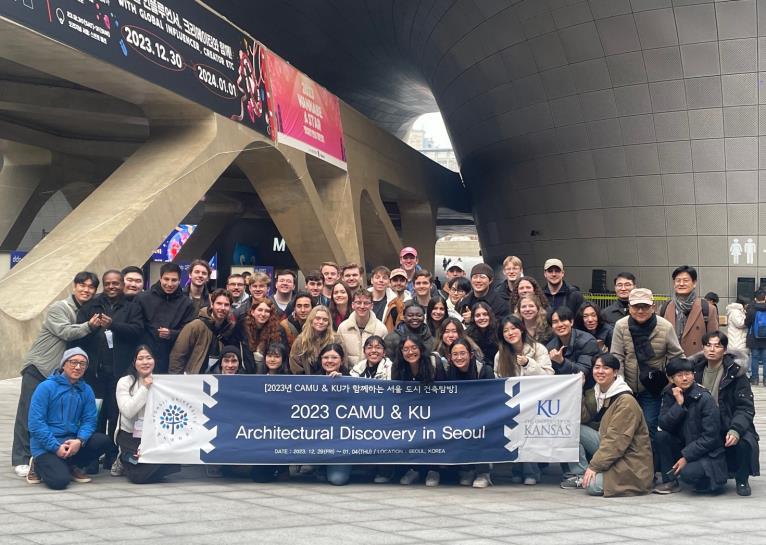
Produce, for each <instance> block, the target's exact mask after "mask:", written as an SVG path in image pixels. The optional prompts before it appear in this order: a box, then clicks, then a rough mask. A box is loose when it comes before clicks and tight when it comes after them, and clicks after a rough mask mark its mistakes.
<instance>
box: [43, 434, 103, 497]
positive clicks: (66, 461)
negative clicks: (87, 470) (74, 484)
mask: <svg viewBox="0 0 766 545" xmlns="http://www.w3.org/2000/svg"><path fill="white" fill-rule="evenodd" d="M110 443H111V441H110V440H109V438H108V437H107V436H106V435H104V434H103V433H98V432H96V433H94V434H93V435H92V436H91V438H90V439H89V440H88V442H87V443H85V445H84V446H83V447H82V448H81V449H80V450H79V451H78V452H77V454H75V455H74V456H72V457H71V458H59V457H58V456H57V455H56V453H55V452H46V453H45V454H41V455H40V456H35V470H36V471H37V474H38V475H39V476H40V479H41V480H42V481H43V482H44V483H45V484H46V485H48V488H52V489H53V490H63V489H64V488H66V487H67V486H68V485H69V481H70V480H71V474H70V472H71V469H72V467H73V466H75V467H84V466H87V465H88V464H89V463H91V462H92V461H94V460H98V458H99V457H100V456H101V455H102V454H104V453H105V452H106V450H107V448H109V444H110Z"/></svg>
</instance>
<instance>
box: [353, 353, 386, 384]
mask: <svg viewBox="0 0 766 545" xmlns="http://www.w3.org/2000/svg"><path fill="white" fill-rule="evenodd" d="M393 365H394V364H393V362H392V361H391V360H390V359H388V358H383V359H382V360H381V361H380V363H379V364H378V369H377V371H376V372H375V376H374V377H373V378H375V379H377V380H391V367H392V366H393ZM365 369H367V360H366V359H364V360H361V361H359V362H358V363H357V364H356V365H354V366H353V367H352V368H351V371H350V373H349V374H350V375H351V376H352V377H361V376H362V373H364V370H365Z"/></svg>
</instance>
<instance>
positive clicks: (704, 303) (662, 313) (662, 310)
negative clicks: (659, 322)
mask: <svg viewBox="0 0 766 545" xmlns="http://www.w3.org/2000/svg"><path fill="white" fill-rule="evenodd" d="M671 301H672V299H671ZM669 304H670V301H665V302H664V303H662V306H661V307H660V313H659V315H660V316H662V317H663V318H664V317H665V311H666V310H667V309H668V305H669ZM700 304H701V305H702V318H703V319H704V320H705V329H707V320H708V316H709V315H710V303H709V302H708V300H707V299H700ZM764 335H766V329H764ZM764 338H766V337H764Z"/></svg>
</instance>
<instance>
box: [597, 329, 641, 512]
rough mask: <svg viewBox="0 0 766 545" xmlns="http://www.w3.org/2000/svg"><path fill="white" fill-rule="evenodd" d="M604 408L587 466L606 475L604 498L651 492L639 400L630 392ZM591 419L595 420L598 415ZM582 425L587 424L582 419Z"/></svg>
mask: <svg viewBox="0 0 766 545" xmlns="http://www.w3.org/2000/svg"><path fill="white" fill-rule="evenodd" d="M620 321H622V320H620ZM618 323H619V322H618ZM604 406H605V407H607V409H606V412H605V413H604V415H603V416H602V418H601V424H600V425H599V429H598V435H599V446H598V450H597V451H596V453H595V454H594V455H593V458H591V461H590V464H589V466H588V467H589V468H590V469H592V470H593V471H595V472H596V473H603V475H604V496H605V497H609V496H635V495H638V494H646V493H648V492H651V490H652V485H653V482H654V462H653V461H652V447H651V444H650V441H649V429H648V428H647V427H646V421H645V420H644V413H643V412H642V411H641V407H640V406H639V404H638V401H636V399H635V398H634V397H633V396H632V395H630V394H629V393H628V394H623V395H621V396H619V397H615V398H609V399H607V400H606V401H605V402H604ZM584 412H585V411H584ZM589 416H590V418H592V417H593V416H595V413H594V414H591V415H589ZM583 424H587V422H586V421H585V420H583Z"/></svg>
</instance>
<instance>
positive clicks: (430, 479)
mask: <svg viewBox="0 0 766 545" xmlns="http://www.w3.org/2000/svg"><path fill="white" fill-rule="evenodd" d="M440 478H441V475H439V472H438V471H429V472H428V473H427V474H426V486H439V479H440Z"/></svg>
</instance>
